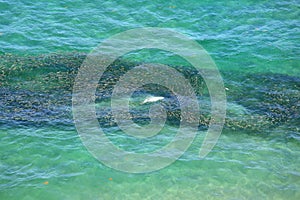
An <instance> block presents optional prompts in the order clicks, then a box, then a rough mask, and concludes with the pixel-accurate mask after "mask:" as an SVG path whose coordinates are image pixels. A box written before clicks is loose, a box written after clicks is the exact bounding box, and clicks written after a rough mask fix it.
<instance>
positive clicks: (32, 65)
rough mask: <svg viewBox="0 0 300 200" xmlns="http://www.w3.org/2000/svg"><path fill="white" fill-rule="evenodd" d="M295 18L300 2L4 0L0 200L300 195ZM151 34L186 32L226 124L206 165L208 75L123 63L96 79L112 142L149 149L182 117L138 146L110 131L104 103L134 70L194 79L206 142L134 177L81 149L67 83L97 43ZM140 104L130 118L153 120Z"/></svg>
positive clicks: (159, 56)
mask: <svg viewBox="0 0 300 200" xmlns="http://www.w3.org/2000/svg"><path fill="white" fill-rule="evenodd" d="M299 14H300V9H299V1H246V0H243V1H221V2H214V1H209V0H205V1H197V0H191V1H170V2H164V1H157V0H155V1H135V2H133V1H123V2H122V1H76V2H72V1H68V0H64V1H51V2H48V1H0V93H1V94H0V139H1V143H0V152H1V158H0V160H1V162H0V199H5V200H6V199H26V200H27V199H299V198H300V143H299V142H300V129H299V127H300V116H299V113H300V57H299V55H300V48H299V43H300V39H299V38H300V37H299V25H300V22H299V19H298V18H299ZM149 26H151V27H163V28H171V29H172V30H175V31H179V32H181V33H184V34H186V35H188V36H189V37H191V38H192V39H194V40H196V41H197V42H198V43H199V44H201V45H202V46H203V47H204V48H205V49H206V50H207V51H208V53H209V54H210V56H211V57H212V58H213V59H214V61H215V63H216V64H217V66H218V68H219V69H220V72H221V74H222V77H223V79H224V84H225V87H226V88H228V90H226V95H227V101H228V106H227V116H226V122H225V126H224V129H223V132H222V135H221V137H220V139H219V141H218V143H217V145H216V146H215V148H214V149H213V150H212V152H210V153H209V154H208V156H207V157H205V158H204V159H200V158H199V157H198V153H199V147H200V146H201V143H202V141H203V138H204V135H205V131H206V130H207V126H208V122H209V119H210V116H209V111H210V108H209V105H210V103H209V95H208V93H207V88H206V87H205V84H203V82H201V81H195V80H201V77H198V78H199V79H196V78H197V76H192V77H191V76H189V74H190V72H191V71H189V70H190V69H189V68H188V64H187V63H186V62H185V61H184V60H182V59H180V58H179V57H178V56H174V55H171V54H169V53H166V52H162V51H157V50H143V51H138V52H133V53H132V54H130V55H126V56H124V58H123V60H122V61H118V62H116V63H115V64H114V66H115V67H112V70H111V71H108V72H107V73H106V74H104V78H103V79H102V80H100V83H99V88H98V91H97V97H98V99H96V104H97V106H98V107H97V106H96V107H97V116H98V119H99V123H100V124H101V125H102V127H103V129H104V130H105V133H106V134H107V136H108V137H109V138H110V139H112V140H113V142H114V144H116V145H119V146H121V147H122V148H123V149H126V150H134V151H137V152H147V151H152V150H154V149H157V148H159V147H161V146H162V145H165V144H166V143H167V142H168V141H170V139H171V138H172V136H173V135H174V132H175V131H176V128H177V127H178V122H179V118H180V115H178V112H177V111H178V110H177V109H175V110H171V111H170V112H169V114H170V119H169V121H168V123H167V124H166V126H165V128H164V129H163V131H162V132H161V133H160V134H159V135H157V137H155V138H152V139H150V140H146V141H142V142H141V141H140V140H137V139H134V138H132V137H129V136H128V137H127V136H126V135H125V134H122V133H121V131H120V130H119V129H118V127H117V126H116V124H111V123H110V122H111V121H110V119H111V118H110V117H111V116H110V115H111V114H110V111H109V109H108V107H109V101H108V100H109V99H106V98H104V101H101V100H100V99H101V97H104V96H105V95H107V94H108V95H109V94H111V90H112V88H113V85H114V84H115V83H116V81H117V80H118V77H119V76H120V74H122V73H124V72H126V70H128V68H131V67H132V66H134V65H136V64H137V63H141V62H158V63H164V64H168V65H171V66H174V67H175V68H176V69H178V71H180V72H182V73H184V74H187V78H189V79H190V81H191V83H192V85H193V86H194V87H195V89H196V94H197V95H198V98H199V102H200V103H201V105H203V110H202V113H201V117H200V130H199V134H198V135H197V137H196V139H195V140H194V142H193V144H192V145H191V146H190V148H189V149H188V150H187V151H186V152H185V154H184V155H183V156H182V157H181V158H180V159H179V160H177V161H176V162H174V163H173V164H172V165H170V166H168V167H166V168H164V169H162V170H159V171H155V172H152V173H146V174H130V173H124V172H120V171H116V170H114V169H111V168H108V167H106V166H105V165H103V164H102V163H101V162H99V161H98V160H96V159H95V158H94V157H93V156H92V155H91V154H90V153H89V152H88V151H87V149H86V148H85V147H84V145H83V144H82V142H81V140H80V138H79V136H78V133H77V131H76V129H75V126H74V122H73V119H72V112H71V103H72V102H71V98H72V86H73V82H74V78H75V76H76V73H77V70H78V68H79V67H80V65H81V63H82V61H83V60H84V58H85V56H86V54H87V53H88V52H90V51H91V50H92V49H93V48H94V47H95V46H97V45H98V44H99V43H100V42H101V41H103V40H104V39H105V38H107V37H109V36H112V35H114V34H116V33H120V32H122V31H125V30H129V29H132V28H138V27H149ZM119 67H121V68H119ZM112 72H113V73H112ZM104 83H106V84H104ZM139 95H141V97H140V98H142V97H145V96H146V94H145V92H143V91H142V92H141V93H137V94H136V97H139ZM143 95H144V96H143ZM169 99H171V98H169ZM171 100H172V99H171ZM171 102H172V101H171ZM164 103H166V105H167V103H168V101H165V102H164ZM136 105H137V104H135V103H134V102H133V103H132V107H133V111H132V114H133V116H134V120H135V121H136V122H137V123H146V122H148V121H149V120H148V118H147V116H146V115H147V112H144V111H145V110H147V109H148V107H147V106H144V107H139V106H137V108H134V107H135V106H136ZM175 107H176V106H175ZM101 108H103V109H102V110H101ZM139 108H140V110H139ZM145 116H146V117H145ZM110 178H111V179H110Z"/></svg>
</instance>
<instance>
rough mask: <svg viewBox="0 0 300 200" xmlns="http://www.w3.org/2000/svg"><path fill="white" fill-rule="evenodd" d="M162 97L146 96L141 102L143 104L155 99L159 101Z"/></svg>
mask: <svg viewBox="0 0 300 200" xmlns="http://www.w3.org/2000/svg"><path fill="white" fill-rule="evenodd" d="M163 99H164V97H153V96H151V97H147V98H146V99H145V100H144V101H143V102H142V103H141V104H145V103H153V102H156V101H160V100H163Z"/></svg>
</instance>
